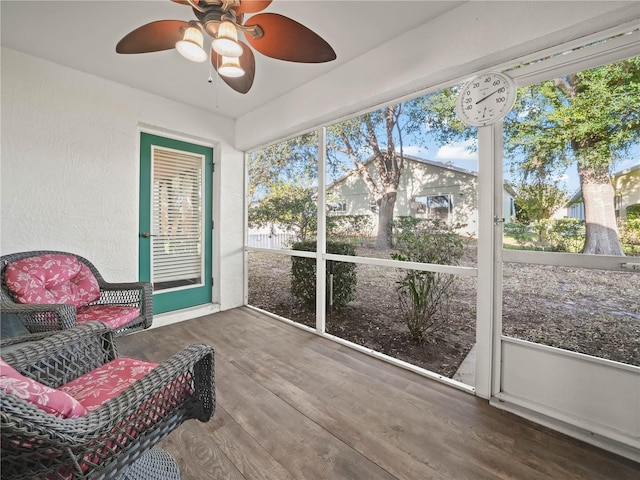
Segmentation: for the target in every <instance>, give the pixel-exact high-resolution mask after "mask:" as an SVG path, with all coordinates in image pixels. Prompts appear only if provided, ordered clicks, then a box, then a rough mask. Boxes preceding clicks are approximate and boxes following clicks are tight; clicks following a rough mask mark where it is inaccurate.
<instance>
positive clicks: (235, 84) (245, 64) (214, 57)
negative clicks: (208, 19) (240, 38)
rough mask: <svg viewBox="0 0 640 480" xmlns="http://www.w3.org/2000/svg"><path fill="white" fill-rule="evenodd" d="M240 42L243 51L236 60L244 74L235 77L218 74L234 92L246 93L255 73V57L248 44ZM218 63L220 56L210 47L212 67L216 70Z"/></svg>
mask: <svg viewBox="0 0 640 480" xmlns="http://www.w3.org/2000/svg"><path fill="white" fill-rule="evenodd" d="M240 44H241V45H242V49H243V52H242V55H240V58H239V59H238V61H239V62H240V66H241V67H242V69H243V70H244V75H243V76H242V77H236V78H231V77H225V76H223V75H219V76H220V78H221V79H222V80H224V82H225V83H226V84H227V85H229V86H230V87H231V88H233V89H234V90H235V91H236V92H238V93H247V92H248V91H249V90H250V89H251V86H252V85H253V79H254V77H255V74H256V58H255V56H254V55H253V52H252V51H251V49H250V48H249V45H247V44H246V43H244V42H240ZM220 63H222V56H221V55H218V54H217V53H216V52H215V50H213V49H211V64H212V65H213V68H215V70H216V72H217V71H218V65H220Z"/></svg>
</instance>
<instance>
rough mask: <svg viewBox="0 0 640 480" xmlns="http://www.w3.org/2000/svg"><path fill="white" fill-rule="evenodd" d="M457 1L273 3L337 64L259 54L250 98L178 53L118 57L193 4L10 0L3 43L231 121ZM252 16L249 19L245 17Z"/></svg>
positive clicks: (185, 16)
mask: <svg viewBox="0 0 640 480" xmlns="http://www.w3.org/2000/svg"><path fill="white" fill-rule="evenodd" d="M461 3H464V2H458V1H450V0H449V1H427V0H422V1H415V0H414V1H400V0H368V1H365V0H344V1H335V0H296V1H294V0H274V1H273V3H272V4H271V5H270V6H269V7H268V8H267V9H265V10H264V12H274V13H279V14H282V15H285V16H287V17H290V18H292V19H294V20H296V21H298V22H300V23H302V24H304V25H306V26H307V27H309V28H311V29H312V30H313V31H315V32H316V33H318V34H319V35H320V36H321V37H323V38H324V39H325V40H326V41H327V42H329V44H331V46H332V47H333V49H334V50H335V51H336V54H337V60H334V61H333V62H329V63H324V64H300V63H291V62H283V61H280V60H274V59H271V58H268V57H265V56H264V55H262V54H260V53H257V52H256V55H255V57H256V76H255V81H254V84H253V87H252V89H251V90H250V91H249V92H248V93H247V94H245V95H242V94H239V93H237V92H235V91H233V90H232V89H231V88H229V87H228V86H227V85H226V84H225V83H224V82H222V81H216V75H215V71H214V72H213V78H214V81H213V83H211V84H210V83H208V81H207V80H208V78H209V75H210V68H209V64H208V63H204V64H202V63H193V62H189V61H188V60H185V59H184V58H182V57H181V56H180V55H179V54H178V53H177V52H176V51H175V50H171V51H164V52H155V53H147V54H139V55H120V54H117V53H116V52H115V45H116V43H117V42H118V41H119V40H120V39H121V38H122V37H123V36H124V35H126V34H127V33H129V32H130V31H131V30H133V29H135V28H137V27H139V26H141V25H144V24H146V23H149V22H152V21H155V20H165V19H173V20H185V21H188V20H191V19H194V18H195V17H194V15H193V12H192V10H191V8H190V7H188V6H184V5H180V4H177V3H174V2H172V1H170V0H146V1H114V0H84V1H55V0H49V1H30V0H19V1H7V0H2V2H1V3H0V8H1V10H0V16H1V38H2V45H3V46H5V47H8V48H11V49H14V50H18V51H21V52H23V53H27V54H30V55H33V56H36V57H40V58H44V59H47V60H51V61H52V62H55V63H59V64H62V65H65V66H68V67H71V68H74V69H76V70H80V71H83V72H86V73H89V74H93V75H97V76H99V77H103V78H106V79H109V80H113V81H115V82H119V83H122V84H125V85H129V86H131V87H135V88H138V89H141V90H144V91H147V92H150V93H153V94H156V95H159V96H162V97H165V98H168V99H172V100H175V101H178V102H181V103H185V104H189V105H193V106H197V107H199V108H202V109H204V110H207V111H211V112H214V113H218V114H221V115H224V116H227V117H230V118H239V117H241V116H242V115H244V114H246V113H248V112H251V111H252V110H254V109H256V108H257V107H259V106H260V105H262V104H265V103H267V102H269V101H271V100H273V99H275V98H278V97H280V96H282V95H284V94H286V93H287V92H290V91H291V90H293V89H295V88H297V87H299V86H301V85H303V84H305V83H307V82H309V81H311V80H313V79H314V78H316V77H318V76H320V75H323V74H326V73H328V72H330V71H332V70H333V69H336V68H338V67H339V66H340V65H342V64H344V63H346V62H349V61H350V60H353V59H354V58H356V57H358V56H360V55H362V54H364V53H366V52H367V51H369V50H371V49H373V48H375V47H377V46H379V45H381V44H383V43H385V42H386V41H388V40H390V39H392V38H394V37H395V36H397V35H399V34H401V33H403V32H404V31H407V30H410V29H413V28H415V27H418V26H420V25H423V24H425V23H427V22H429V21H430V20H432V19H435V18H437V17H438V16H440V15H442V14H443V13H445V12H447V11H449V10H451V9H453V8H456V7H457V6H459V5H460V4H461ZM247 18H248V16H247Z"/></svg>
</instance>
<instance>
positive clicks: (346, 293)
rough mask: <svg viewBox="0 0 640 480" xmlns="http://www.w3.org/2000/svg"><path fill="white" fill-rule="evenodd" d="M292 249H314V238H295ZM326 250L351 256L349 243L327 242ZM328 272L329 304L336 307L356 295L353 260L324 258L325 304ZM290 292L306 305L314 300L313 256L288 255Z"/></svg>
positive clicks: (314, 267)
mask: <svg viewBox="0 0 640 480" xmlns="http://www.w3.org/2000/svg"><path fill="white" fill-rule="evenodd" d="M292 248H293V250H302V251H305V252H315V251H316V242H315V241H307V242H297V243H294V244H293V245H292ZM327 253H333V254H337V255H351V256H355V254H356V251H355V248H354V247H353V246H352V245H349V244H348V243H340V242H327ZM331 274H333V306H334V307H336V308H339V307H342V306H344V305H347V304H348V303H349V302H351V301H353V300H355V298H356V286H357V283H358V277H357V275H356V265H355V263H346V262H336V261H333V260H327V282H326V288H327V305H329V302H330V298H329V291H330V282H331ZM291 277H292V278H291V293H292V294H293V296H294V297H295V298H297V299H299V300H300V301H302V303H303V304H304V305H305V306H306V307H309V308H312V307H314V306H315V304H316V259H315V258H306V257H291Z"/></svg>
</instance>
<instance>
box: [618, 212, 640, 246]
mask: <svg viewBox="0 0 640 480" xmlns="http://www.w3.org/2000/svg"><path fill="white" fill-rule="evenodd" d="M628 212H629V210H627V213H628ZM619 230H620V232H619V233H620V242H621V243H622V249H623V250H624V253H625V254H626V255H630V256H636V257H637V256H640V216H639V217H638V218H629V219H627V220H624V221H622V222H620V227H619Z"/></svg>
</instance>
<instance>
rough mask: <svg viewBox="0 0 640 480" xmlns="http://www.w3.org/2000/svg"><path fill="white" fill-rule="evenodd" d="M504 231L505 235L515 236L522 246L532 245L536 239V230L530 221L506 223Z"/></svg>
mask: <svg viewBox="0 0 640 480" xmlns="http://www.w3.org/2000/svg"><path fill="white" fill-rule="evenodd" d="M503 232H504V236H505V237H510V238H513V239H514V240H515V241H516V243H517V244H518V245H520V246H525V245H532V244H533V242H534V241H535V239H536V232H535V230H534V229H533V228H532V226H531V225H529V223H523V222H511V223H505V224H504V225H503Z"/></svg>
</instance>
